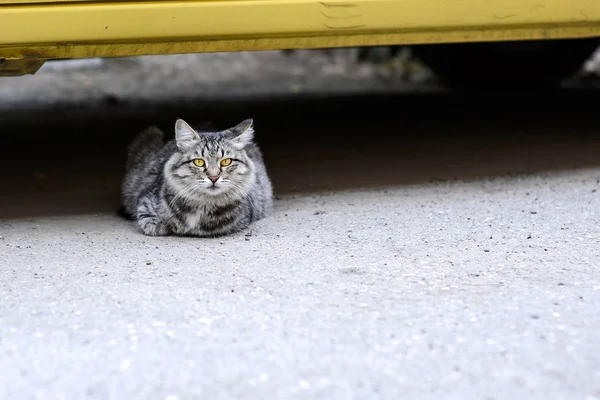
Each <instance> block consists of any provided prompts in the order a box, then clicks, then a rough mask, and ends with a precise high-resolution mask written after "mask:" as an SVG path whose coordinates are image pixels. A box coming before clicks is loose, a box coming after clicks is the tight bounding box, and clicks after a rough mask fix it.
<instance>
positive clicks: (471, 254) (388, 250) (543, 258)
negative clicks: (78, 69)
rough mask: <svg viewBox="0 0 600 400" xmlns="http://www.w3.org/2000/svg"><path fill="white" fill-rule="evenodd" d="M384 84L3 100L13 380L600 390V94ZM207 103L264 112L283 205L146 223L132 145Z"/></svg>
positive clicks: (11, 388)
mask: <svg viewBox="0 0 600 400" xmlns="http://www.w3.org/2000/svg"><path fill="white" fill-rule="evenodd" d="M369 79H371V78H369ZM373 79H375V80H376V79H378V78H373ZM365 82H368V81H366V80H365V81H363V83H364V84H365V86H364V87H365V88H366V89H367V90H365V91H366V93H365V91H362V94H360V95H355V96H352V97H346V96H342V97H334V98H323V97H322V96H316V97H310V98H304V99H294V98H290V95H286V96H284V97H280V99H279V100H277V101H272V100H270V99H269V98H264V97H263V98H259V97H255V98H251V99H249V100H240V99H235V101H227V99H226V98H219V99H216V100H215V98H213V97H211V96H209V95H207V96H205V97H202V96H201V95H199V96H200V97H201V98H200V99H198V98H196V99H194V101H192V102H191V103H190V102H179V100H176V101H170V100H168V96H166V98H167V100H165V99H159V100H155V101H154V102H153V101H152V99H148V101H147V102H146V103H144V104H143V105H139V104H138V103H135V102H132V103H127V101H125V102H124V104H118V105H113V106H105V107H106V108H103V107H99V108H97V109H94V108H93V107H89V108H87V109H84V111H82V112H79V113H78V112H73V113H71V114H70V115H69V116H68V118H67V117H64V116H63V117H58V116H56V115H53V114H52V113H50V114H49V113H48V112H45V111H44V108H43V107H41V108H38V109H36V110H34V111H32V114H31V115H34V116H35V118H33V117H31V118H28V117H27V116H26V115H21V114H19V112H18V111H15V114H13V115H8V114H10V113H9V112H5V113H4V116H3V119H4V122H3V123H2V124H1V129H2V131H3V135H2V138H1V139H0V154H1V157H0V169H1V170H2V171H3V172H2V174H0V186H1V187H2V190H0V236H1V238H0V299H2V301H0V398H3V399H83V398H90V399H169V400H175V399H231V398H236V399H367V398H385V399H400V398H402V399H498V400H499V399H544V400H547V399H581V400H593V399H600V334H599V333H598V332H599V331H600V268H599V259H600V246H599V243H600V229H599V226H600V225H599V222H600V214H599V211H600V208H599V202H600V199H599V197H598V196H600V183H599V182H600V136H598V134H597V131H598V126H600V125H599V124H598V122H600V116H598V114H597V112H595V111H594V110H595V107H596V105H597V104H598V96H599V95H600V94H598V93H596V92H587V91H563V92H558V93H551V94H545V95H538V96H535V95H534V96H529V97H527V96H524V95H518V96H516V95H512V96H511V95H494V94H490V95H478V96H477V97H473V96H471V97H469V96H461V95H456V94H448V93H438V94H418V93H417V94H415V93H408V94H390V90H387V91H386V92H385V93H384V94H382V93H381V92H380V91H378V90H377V88H375V89H372V88H371V89H369V86H368V85H367V84H366V83H365ZM215 91H216V89H215ZM400 92H402V90H400ZM503 96H508V97H503ZM224 97H226V96H224ZM67 100H68V99H67ZM67 103H68V101H67ZM148 104H151V106H150V108H148V106H147V105H148ZM57 107H65V106H64V103H62V105H59V106H57ZM111 107H112V108H111ZM84 108H85V107H84ZM61 109H62V110H64V109H68V108H64V109H63V108H61ZM149 109H150V110H152V112H149V111H148V110H149ZM110 110H115V112H114V113H113V112H111V111H110ZM20 112H21V113H22V111H20ZM150 114H152V115H150ZM198 114H202V116H201V117H196V119H197V120H200V119H205V118H207V117H205V116H206V115H207V116H208V118H209V119H212V120H214V121H215V123H216V124H217V125H219V126H220V125H223V126H225V125H226V124H228V123H229V122H231V121H234V120H237V119H240V118H244V117H246V116H251V117H254V118H255V122H256V129H257V133H256V134H257V138H258V139H259V141H260V144H261V146H262V147H263V149H264V152H265V154H266V159H267V163H268V168H269V170H270V173H271V176H272V178H273V181H274V187H275V189H276V192H277V201H276V207H275V212H274V214H273V215H272V216H271V217H269V218H267V219H265V220H262V221H260V222H259V223H257V224H255V225H254V226H253V227H252V228H251V229H250V230H249V231H247V232H243V233H241V234H237V235H234V236H230V237H225V238H219V239H190V238H185V239H182V238H150V237H145V236H143V235H141V234H140V233H139V232H137V231H136V230H135V229H134V227H133V226H132V224H131V223H129V222H127V221H124V220H121V219H119V218H118V217H117V216H116V214H115V211H116V209H117V207H118V189H119V181H120V178H121V173H122V167H123V157H124V147H125V145H126V143H127V142H128V141H129V139H130V138H131V137H132V136H133V135H134V134H135V132H136V130H137V129H139V128H140V127H143V126H145V125H146V124H148V123H155V122H156V123H158V124H159V125H161V126H163V127H164V128H165V129H166V128H168V127H169V126H170V124H171V123H172V122H173V121H174V118H175V117H176V116H183V117H186V118H189V119H192V120H194V117H195V116H197V115H198Z"/></svg>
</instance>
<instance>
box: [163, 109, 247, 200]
mask: <svg viewBox="0 0 600 400" xmlns="http://www.w3.org/2000/svg"><path fill="white" fill-rule="evenodd" d="M253 138H254V127H253V121H252V120H251V119H248V120H246V121H244V122H242V123H240V124H238V125H236V126H234V127H233V128H230V129H227V130H224V131H220V132H198V131H196V130H194V129H193V128H192V127H191V126H189V125H188V124H187V123H186V122H185V121H183V120H182V119H178V120H177V122H176V123H175V143H176V145H177V150H178V152H177V153H176V154H175V155H174V157H172V158H171V160H170V161H169V163H168V164H167V171H168V172H170V174H169V175H170V176H169V178H170V180H171V182H172V183H174V184H175V185H176V186H178V189H179V190H180V191H184V192H183V193H182V194H183V196H184V197H188V196H191V197H195V196H197V195H198V194H201V195H207V196H219V195H228V196H234V197H235V196H240V197H241V196H244V195H246V194H247V193H248V192H249V191H250V188H251V187H252V185H253V183H254V180H255V178H256V172H255V165H254V163H253V162H252V160H251V159H250V157H249V156H248V153H247V150H249V147H250V146H252V145H253Z"/></svg>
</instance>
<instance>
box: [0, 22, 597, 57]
mask: <svg viewBox="0 0 600 400" xmlns="http://www.w3.org/2000/svg"><path fill="white" fill-rule="evenodd" d="M590 37H600V27H598V28H589V27H567V28H554V29H508V30H490V29H487V30H483V29H477V30H464V31H452V32H443V31H440V32H430V33H410V32H409V33H396V34H371V35H347V36H321V37H319V36H313V37H294V38H260V39H243V40H193V41H181V40H180V41H163V42H134V43H125V42H114V43H60V44H52V43H47V44H39V45H19V46H5V47H0V59H2V58H3V59H7V60H10V59H19V58H23V57H28V58H30V59H31V58H37V59H40V60H49V59H54V58H88V57H125V56H143V55H155V54H185V53H205V52H233V51H259V50H285V49H312V48H315V49H316V48H333V47H353V46H381V45H396V44H406V45H409V44H431V43H462V42H492V41H499V40H502V41H517V40H519V41H520V40H536V39H552V38H562V39H576V38H590Z"/></svg>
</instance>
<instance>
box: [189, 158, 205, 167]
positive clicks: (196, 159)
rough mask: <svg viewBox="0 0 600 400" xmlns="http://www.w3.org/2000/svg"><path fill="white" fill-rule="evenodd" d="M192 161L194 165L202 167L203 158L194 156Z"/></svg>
mask: <svg viewBox="0 0 600 400" xmlns="http://www.w3.org/2000/svg"><path fill="white" fill-rule="evenodd" d="M192 162H193V163H194V165H195V166H196V167H204V160H203V159H201V158H195V159H194V160H192Z"/></svg>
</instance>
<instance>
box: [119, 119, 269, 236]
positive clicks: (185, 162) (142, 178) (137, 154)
mask: <svg viewBox="0 0 600 400" xmlns="http://www.w3.org/2000/svg"><path fill="white" fill-rule="evenodd" d="M253 138H254V128H253V122H252V120H246V121H244V122H242V123H240V124H239V125H237V126H235V127H233V128H231V129H227V130H225V131H221V132H197V131H195V130H194V129H192V128H191V127H190V126H189V125H188V124H187V123H186V122H185V121H183V120H181V119H179V120H177V122H176V123H175V140H171V141H169V142H167V143H166V144H165V143H164V139H163V133H162V131H160V130H159V129H158V128H156V127H150V128H148V129H146V130H145V131H143V132H141V133H140V134H139V135H138V136H137V137H136V138H135V139H134V140H133V142H132V143H131V145H130V146H129V153H128V158H127V164H126V167H125V169H126V171H125V178H124V180H123V187H122V190H123V205H124V209H125V212H126V213H128V214H129V215H131V216H132V217H133V218H134V219H135V220H136V223H137V226H138V227H139V228H140V229H141V230H142V232H144V233H145V234H146V235H150V236H164V235H185V236H220V235H225V234H229V233H233V232H237V231H240V230H242V229H245V228H246V227H248V225H249V224H250V223H251V222H253V221H256V220H258V219H261V218H263V217H265V216H266V215H267V214H268V213H269V212H270V211H271V208H272V201H273V200H272V188H271V182H270V180H269V177H268V176H267V171H266V168H265V165H264V163H263V159H262V154H261V152H260V150H259V148H258V147H257V146H256V144H255V143H254V142H253Z"/></svg>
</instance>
